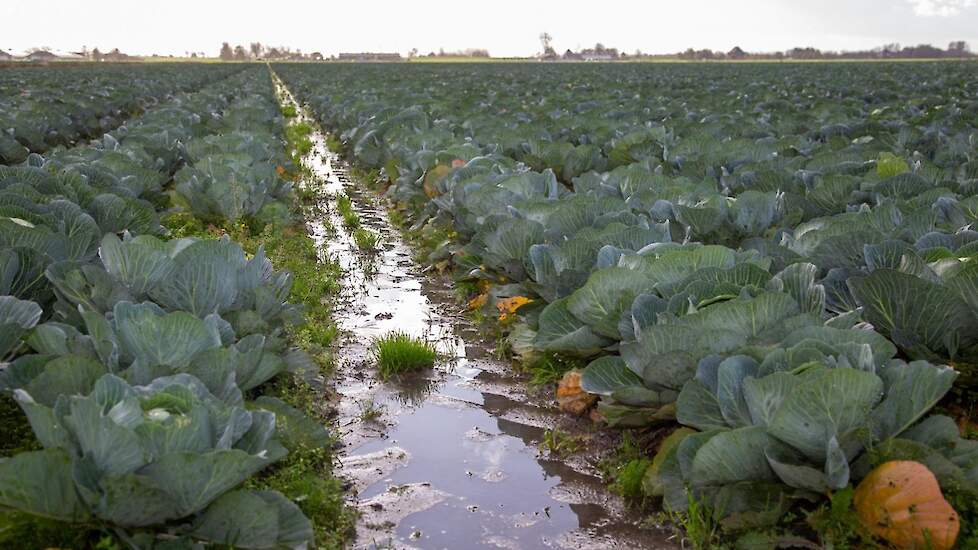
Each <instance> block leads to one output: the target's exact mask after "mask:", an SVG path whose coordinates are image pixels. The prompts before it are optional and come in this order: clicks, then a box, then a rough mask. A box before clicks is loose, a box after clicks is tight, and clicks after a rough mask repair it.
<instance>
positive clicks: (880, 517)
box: [853, 460, 960, 550]
mask: <svg viewBox="0 0 978 550" xmlns="http://www.w3.org/2000/svg"><path fill="white" fill-rule="evenodd" d="M853 502H854V504H855V507H856V514H857V515H858V516H859V520H860V521H861V522H862V524H863V526H865V527H866V528H867V529H869V530H870V531H872V532H873V534H875V535H877V536H879V537H882V538H884V539H886V540H887V541H888V542H890V543H891V544H893V545H895V546H897V547H899V548H931V549H933V550H948V549H950V548H951V547H953V546H954V541H955V539H957V537H958V529H959V528H960V521H959V520H958V514H957V512H955V511H954V508H952V507H951V505H950V504H948V502H947V501H946V500H944V495H943V494H941V487H940V485H939V484H938V483H937V478H936V477H934V474H933V473H931V471H930V470H928V469H927V467H926V466H924V465H923V464H921V463H919V462H912V461H909V460H894V461H890V462H886V463H884V464H881V465H880V466H878V467H877V468H876V469H875V470H873V471H872V472H870V473H869V475H868V476H866V478H865V479H863V480H862V482H861V483H860V484H859V486H858V487H857V488H856V492H855V494H854V496H853Z"/></svg>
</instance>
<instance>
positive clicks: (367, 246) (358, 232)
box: [353, 227, 380, 252]
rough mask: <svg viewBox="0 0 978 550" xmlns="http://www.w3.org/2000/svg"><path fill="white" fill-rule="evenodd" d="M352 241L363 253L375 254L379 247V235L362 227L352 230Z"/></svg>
mask: <svg viewBox="0 0 978 550" xmlns="http://www.w3.org/2000/svg"><path fill="white" fill-rule="evenodd" d="M353 241H354V242H355V243H357V248H359V249H360V250H363V251H364V252H376V250H377V248H378V247H379V246H380V235H379V234H377V233H374V232H373V231H369V230H367V229H364V228H362V227H358V228H356V229H354V230H353Z"/></svg>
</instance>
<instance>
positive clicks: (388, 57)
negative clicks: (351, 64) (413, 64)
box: [337, 52, 404, 62]
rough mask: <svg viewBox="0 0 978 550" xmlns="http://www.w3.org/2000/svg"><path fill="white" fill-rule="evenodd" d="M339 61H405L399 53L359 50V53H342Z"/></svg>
mask: <svg viewBox="0 0 978 550" xmlns="http://www.w3.org/2000/svg"><path fill="white" fill-rule="evenodd" d="M337 59H338V60H339V61H358V62H363V61H403V59H404V58H402V57H401V54H399V53H373V52H358V53H341V54H340V55H339V57H337Z"/></svg>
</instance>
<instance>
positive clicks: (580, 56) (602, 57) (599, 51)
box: [543, 44, 621, 61]
mask: <svg viewBox="0 0 978 550" xmlns="http://www.w3.org/2000/svg"><path fill="white" fill-rule="evenodd" d="M543 59H544V60H545V61H556V60H557V59H560V60H563V61H617V60H619V59H621V54H620V53H619V52H618V48H606V47H604V46H603V45H601V44H596V45H595V46H594V47H593V48H584V49H583V50H581V51H579V52H575V51H574V50H567V51H566V52H564V55H562V56H560V57H559V58H558V57H557V56H556V55H553V56H544V58H543Z"/></svg>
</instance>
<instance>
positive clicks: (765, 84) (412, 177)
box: [275, 63, 978, 548]
mask: <svg viewBox="0 0 978 550" xmlns="http://www.w3.org/2000/svg"><path fill="white" fill-rule="evenodd" d="M976 69H978V67H976V66H975V65H974V64H970V63H966V64H902V65H901V64H807V65H806V64H795V65H781V64H766V65H765V64H758V65H731V64H727V65H713V66H706V67H704V66H701V65H682V64H679V65H654V66H649V65H641V64H632V65H610V66H609V65H604V66H602V65H572V66H552V65H551V66H536V65H515V66H500V65H488V66H487V65H458V66H447V67H446V66H436V67H412V66H355V65H344V66H318V67H307V66H299V65H282V66H276V68H275V70H276V71H277V72H279V74H280V75H281V77H282V78H283V79H284V80H285V82H286V83H287V85H288V86H290V87H291V88H292V90H293V91H294V92H295V93H297V94H298V96H299V97H300V98H301V100H302V101H304V102H306V103H307V104H308V105H309V106H310V107H311V109H312V110H313V112H314V113H315V114H316V116H317V117H318V119H319V120H320V121H321V123H322V124H323V125H324V126H325V127H326V128H328V129H329V130H330V131H331V132H333V133H334V135H335V136H336V137H337V140H338V141H339V142H340V143H341V146H342V148H343V151H344V152H345V153H346V154H347V155H348V156H349V158H351V159H352V161H353V162H354V163H355V164H356V165H358V166H361V167H363V168H364V169H366V170H374V171H375V173H376V174H377V175H378V177H379V179H380V180H381V181H383V182H384V183H386V184H387V185H388V186H389V187H387V189H386V196H387V197H389V198H390V199H391V200H393V201H395V203H396V204H398V205H399V206H400V207H401V208H402V209H404V210H405V212H406V213H407V216H408V218H409V220H410V222H409V223H410V224H411V225H412V226H413V229H414V230H415V231H417V232H420V233H421V234H422V235H424V234H428V235H432V234H435V235H447V236H448V238H447V239H445V240H433V239H429V240H430V241H431V243H432V246H431V249H430V250H429V253H428V261H429V262H430V263H432V264H435V265H441V266H451V269H452V270H453V271H454V272H455V274H456V277H457V278H458V281H459V284H463V283H468V284H469V285H470V287H474V288H480V289H484V292H485V293H486V295H487V296H486V299H485V300H484V303H486V305H485V306H483V307H484V308H485V309H486V310H489V311H491V310H492V309H493V308H492V305H493V303H494V302H495V303H497V304H498V303H500V302H501V301H503V300H505V299H507V298H513V297H525V298H528V299H529V302H528V304H527V305H524V306H523V307H521V308H519V309H518V310H517V311H516V314H517V315H518V321H517V322H515V323H512V322H511V320H510V324H509V325H508V326H507V331H508V336H507V338H508V342H509V345H510V346H511V348H512V351H513V353H514V355H515V356H517V357H518V358H522V359H523V360H524V361H526V362H532V361H533V358H535V357H540V356H545V355H557V356H562V357H574V358H579V359H582V360H583V361H581V363H582V364H584V365H586V368H584V369H583V373H582V375H581V380H580V384H581V387H582V388H583V390H584V391H586V392H588V393H590V394H594V395H597V396H600V401H599V403H598V405H597V411H598V413H599V416H600V418H601V419H603V422H604V423H606V424H607V425H609V426H612V427H628V428H638V429H650V428H651V427H659V426H664V427H666V429H665V430H663V431H662V432H661V433H664V434H670V433H671V435H669V436H668V438H666V439H665V440H664V441H662V442H661V443H660V444H658V446H657V447H653V448H651V449H649V454H648V458H652V456H653V455H654V456H655V460H654V461H652V462H649V461H647V460H644V459H639V460H638V461H636V462H635V464H636V465H637V466H638V467H639V469H638V475H639V476H640V478H641V479H640V482H639V483H640V487H639V488H638V492H639V496H641V497H642V498H643V499H657V498H661V500H662V504H663V506H664V507H665V509H666V510H671V511H673V512H678V513H687V514H689V515H688V516H687V517H695V518H698V519H699V520H700V523H704V522H705V523H707V524H713V525H716V526H717V529H718V530H722V531H723V532H724V535H723V538H724V539H725V540H727V541H728V542H729V541H732V540H736V539H737V538H738V537H739V536H741V535H742V534H744V533H746V534H745V535H743V536H744V537H745V538H743V539H742V542H743V543H744V544H747V543H748V542H749V543H752V544H756V545H760V546H754V547H770V546H773V545H776V544H778V543H779V542H780V543H785V544H787V543H790V542H791V541H792V540H795V541H797V539H795V538H794V537H795V536H796V533H799V534H800V536H802V537H808V538H813V539H815V540H819V539H820V540H822V541H823V542H825V543H832V541H833V537H835V539H836V544H839V545H841V546H847V545H852V546H857V547H864V546H870V545H872V544H875V541H873V540H870V536H869V534H868V533H867V531H871V532H872V533H874V534H877V535H884V536H885V537H886V539H885V540H889V541H890V542H893V543H894V544H897V545H901V546H907V547H909V546H913V544H921V545H922V544H923V543H922V542H921V541H922V540H923V538H926V539H928V541H929V544H932V545H933V547H935V548H944V547H950V545H952V544H954V540H955V536H957V537H958V539H959V541H958V544H959V547H962V548H964V547H975V546H976V545H978V536H976V533H975V527H974V523H973V522H974V518H975V515H974V514H975V509H976V504H975V503H976V495H978V492H976V491H978V442H976V441H975V440H974V439H973V438H974V437H975V434H976V432H975V427H974V424H972V423H970V422H971V421H972V420H973V417H971V416H969V415H970V414H973V412H967V411H973V408H974V393H973V388H974V385H973V384H974V376H975V374H976V373H975V372H974V369H975V365H976V361H978V264H976V261H975V260H976V258H978V231H975V229H974V227H975V223H976V221H978V131H976V125H978V80H976V76H978V71H976ZM439 228H441V229H439ZM439 231H441V233H439ZM472 283H477V284H472ZM524 302H525V300H524ZM477 303H478V302H477ZM962 411H964V412H962ZM677 426H679V428H678V429H675V427H677ZM966 437H970V438H972V439H967V438H966ZM656 453H657V454H656ZM892 460H913V461H918V462H922V463H923V464H926V465H927V466H928V468H930V470H931V471H933V472H934V474H935V475H936V476H937V478H938V481H939V482H940V488H941V489H943V490H944V494H945V496H946V497H947V498H948V499H949V500H950V501H951V502H953V503H955V504H956V505H957V511H956V512H955V511H948V510H947V509H943V508H942V509H940V511H934V510H935V509H934V508H933V507H931V506H930V505H931V504H932V503H930V502H925V501H921V502H919V503H918V502H914V501H913V499H912V498H911V497H909V496H906V495H903V498H906V499H907V502H910V503H911V506H910V510H911V513H910V514H909V515H910V518H909V519H907V518H906V517H904V516H907V515H908V514H907V513H906V510H904V513H903V515H902V516H901V515H900V514H899V513H898V510H896V509H895V510H894V512H893V518H896V517H898V516H900V517H901V518H902V519H901V520H900V521H902V522H903V523H904V524H905V523H909V524H911V525H904V524H901V525H899V526H896V525H892V524H896V523H897V521H898V520H897V519H892V520H891V519H887V520H878V521H877V522H876V523H875V524H872V525H871V528H860V527H858V526H856V527H854V528H853V530H854V531H856V532H855V533H852V532H848V531H847V529H849V527H851V525H849V524H847V523H846V522H852V521H854V519H853V516H852V514H850V513H849V508H848V507H849V500H851V499H852V491H851V487H854V486H857V485H858V484H859V483H860V481H861V480H863V479H864V478H865V477H866V476H867V474H868V473H869V472H870V471H871V470H873V468H874V467H875V466H877V465H879V464H882V463H884V462H887V461H892ZM632 473H633V474H634V472H632ZM939 495H940V491H938V496H939ZM857 496H858V493H857ZM876 498H879V499H880V500H881V502H882V504H880V503H872V504H870V505H866V506H870V507H871V506H884V507H885V506H886V505H892V506H899V505H898V504H892V503H889V504H888V501H885V500H883V499H884V495H882V494H877V497H876ZM890 498H893V497H890ZM847 499H848V500H847ZM827 501H830V502H831V505H830V506H829V505H828V504H826V502H827ZM944 504H945V505H946V504H947V503H946V502H945V503H944ZM826 506H829V507H826ZM918 506H919V507H920V509H921V510H924V509H925V508H926V510H927V514H929V515H926V517H925V519H919V518H915V517H914V516H913V510H914V509H916V507H918ZM704 510H707V511H708V512H707V513H706V514H705V516H704V512H703V511H704ZM833 511H835V514H834V515H833ZM805 513H809V514H812V515H809V516H808V518H809V521H807V522H806V521H803V520H800V519H799V518H804V517H806V516H805V515H804V514H805ZM920 515H922V516H923V515H925V513H924V512H923V511H922V512H921V514H920ZM825 516H828V519H826V518H825ZM959 517H965V518H971V519H966V520H965V521H964V522H961V521H960V519H959ZM816 520H817V521H816ZM687 521H688V520H687ZM833 522H834V523H833ZM926 522H931V523H926ZM969 522H971V523H970V525H969ZM870 523H872V522H870ZM797 524H801V527H798V525H797ZM813 529H814V531H817V532H816V533H812V531H813ZM897 529H903V530H905V531H906V532H909V533H910V534H907V533H904V534H903V536H904V538H903V539H899V538H895V536H894V535H893V533H892V532H889V531H887V530H890V531H894V530H897ZM914 529H917V532H916V534H914V533H913V532H914ZM921 533H924V534H921ZM914 537H917V538H914ZM921 537H923V538H921ZM710 540H712V539H707V541H706V544H705V545H706V546H711V545H713V544H719V543H718V542H716V541H713V542H710ZM879 540H880V539H876V541H879ZM900 540H902V541H903V542H902V543H900V542H894V541H900ZM907 540H910V541H914V540H916V541H917V543H907V542H906V541H907ZM921 547H922V546H921Z"/></svg>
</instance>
